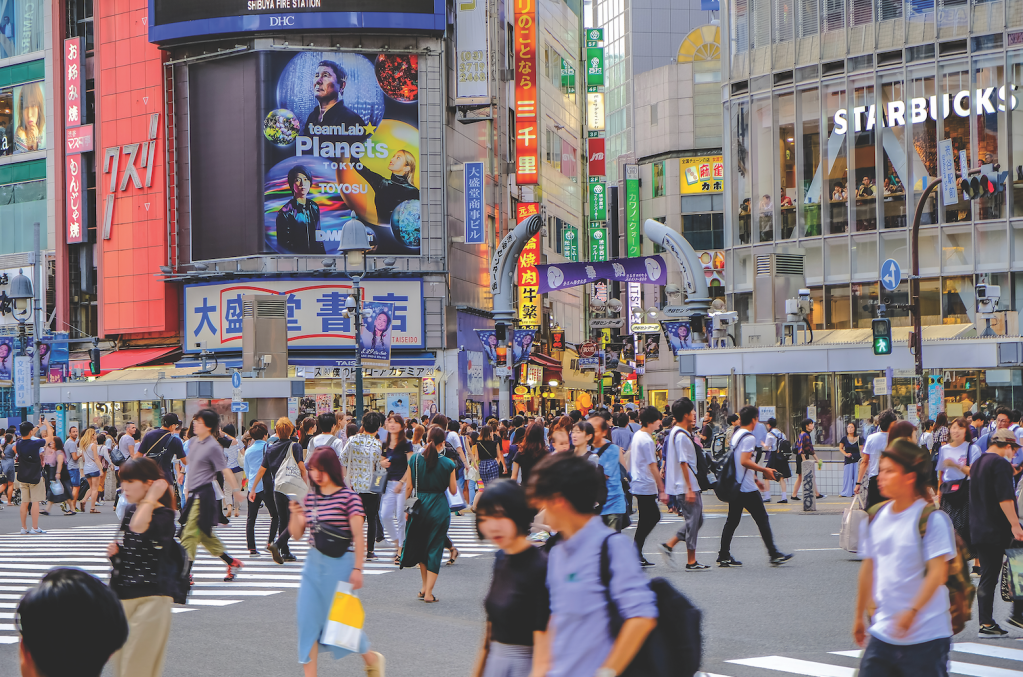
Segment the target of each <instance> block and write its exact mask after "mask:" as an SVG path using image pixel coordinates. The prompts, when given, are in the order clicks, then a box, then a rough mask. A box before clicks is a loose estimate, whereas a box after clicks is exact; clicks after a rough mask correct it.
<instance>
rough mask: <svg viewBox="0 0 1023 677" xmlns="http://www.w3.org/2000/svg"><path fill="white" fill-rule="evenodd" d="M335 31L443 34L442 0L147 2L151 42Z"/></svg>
mask: <svg viewBox="0 0 1023 677" xmlns="http://www.w3.org/2000/svg"><path fill="white" fill-rule="evenodd" d="M20 1H21V2H25V1H26V0H20ZM33 1H34V0H33ZM337 28H340V29H348V30H366V29H383V30H396V31H397V30H400V31H406V30H412V31H443V30H444V0H374V2H371V3H370V2H366V0H149V40H150V41H151V42H165V41H171V40H181V39H185V38H194V37H199V36H204V35H217V34H224V33H256V32H271V31H272V32H279V31H287V30H306V31H308V30H310V29H311V30H316V31H322V30H323V29H337Z"/></svg>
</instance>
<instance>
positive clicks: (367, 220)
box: [262, 52, 422, 256]
mask: <svg viewBox="0 0 1023 677" xmlns="http://www.w3.org/2000/svg"><path fill="white" fill-rule="evenodd" d="M263 75H264V77H263V82H264V83H265V86H266V91H265V92H264V101H265V102H266V103H265V106H266V109H265V110H264V111H263V119H262V137H263V138H262V144H263V213H264V231H265V233H264V237H265V250H266V251H268V252H277V253H279V254H298V255H303V254H304V255H311V256H322V255H330V254H332V253H335V252H336V251H337V248H338V244H339V241H340V237H341V229H342V227H343V226H344V225H345V224H346V223H347V222H349V221H350V220H352V219H356V220H358V221H359V222H361V223H362V224H363V225H365V227H366V229H367V232H368V234H369V235H370V241H371V243H372V245H373V249H372V253H373V254H394V255H405V256H408V255H417V254H419V247H420V236H421V233H422V221H421V219H422V217H421V211H420V194H419V190H420V186H421V185H422V184H421V183H420V178H419V177H420V153H419V89H418V80H419V63H418V57H417V56H416V55H408V54H375V53H374V54H360V53H353V52H299V53H297V54H296V53H281V54H268V55H266V57H265V61H264V74H263Z"/></svg>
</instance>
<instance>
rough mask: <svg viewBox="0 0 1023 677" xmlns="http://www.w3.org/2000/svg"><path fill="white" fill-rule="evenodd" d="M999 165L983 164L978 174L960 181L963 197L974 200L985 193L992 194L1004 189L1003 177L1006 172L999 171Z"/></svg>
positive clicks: (1004, 177)
mask: <svg viewBox="0 0 1023 677" xmlns="http://www.w3.org/2000/svg"><path fill="white" fill-rule="evenodd" d="M999 169H1000V167H999V165H984V166H983V167H981V170H982V171H981V173H980V174H979V175H978V176H971V177H969V178H968V179H964V180H963V181H962V189H963V197H965V198H966V199H967V200H976V199H978V198H982V197H984V196H985V195H994V194H995V193H1000V192H1002V191H1003V190H1005V179H1006V178H1007V176H1008V172H999V171H998V170H999Z"/></svg>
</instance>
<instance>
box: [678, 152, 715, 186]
mask: <svg viewBox="0 0 1023 677" xmlns="http://www.w3.org/2000/svg"><path fill="white" fill-rule="evenodd" d="M679 169H680V170H681V171H680V172H679V174H680V176H681V183H682V194H683V195H697V194H700V193H722V192H724V190H725V161H724V158H723V157H722V156H721V155H712V156H709V157H685V158H682V159H680V160H679Z"/></svg>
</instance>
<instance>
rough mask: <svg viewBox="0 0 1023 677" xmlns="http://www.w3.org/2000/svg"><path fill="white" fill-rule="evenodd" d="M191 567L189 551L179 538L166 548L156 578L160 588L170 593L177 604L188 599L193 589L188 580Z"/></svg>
mask: <svg viewBox="0 0 1023 677" xmlns="http://www.w3.org/2000/svg"><path fill="white" fill-rule="evenodd" d="M191 568H192V567H191V566H190V564H189V561H188V553H187V552H185V548H184V546H182V545H181V543H179V542H178V541H177V540H175V541H174V545H171V546H169V547H167V548H165V549H164V551H163V553H162V556H161V557H160V569H159V571H157V574H156V579H157V583H158V587H159V589H160V590H161V591H164V592H167V593H169V594H170V596H171V597H173V598H174V603H175V604H184V603H185V602H186V601H187V600H188V593H189V592H191V591H192V586H191V584H190V583H189V581H188V575H189V570H190V569H191Z"/></svg>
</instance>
